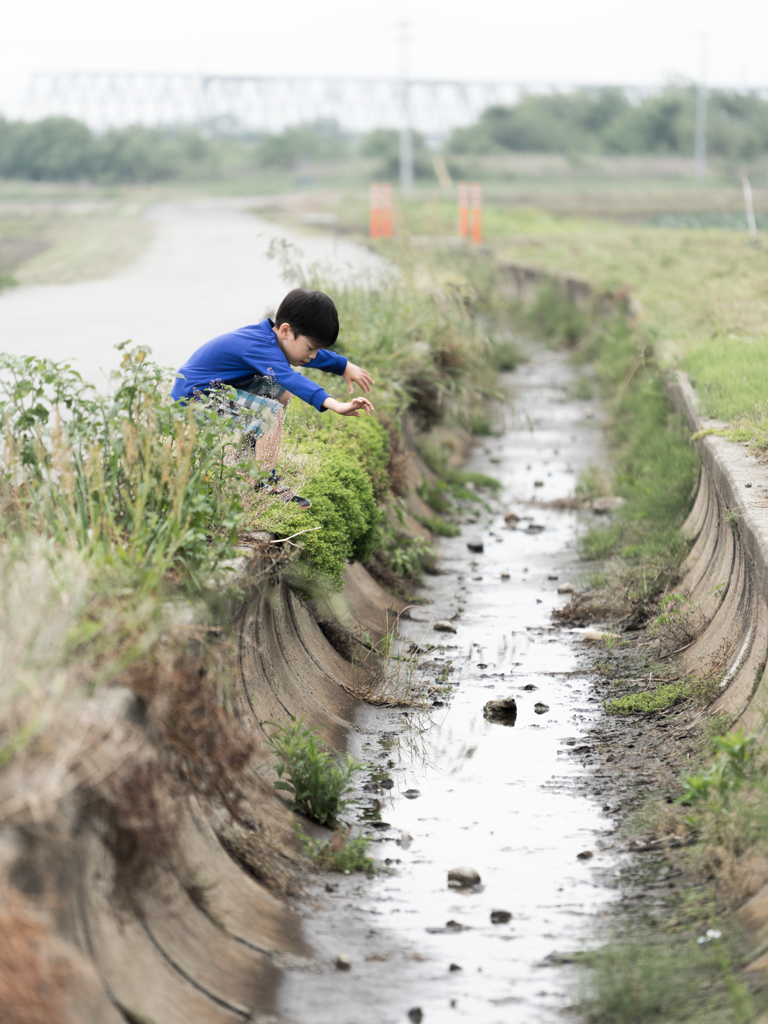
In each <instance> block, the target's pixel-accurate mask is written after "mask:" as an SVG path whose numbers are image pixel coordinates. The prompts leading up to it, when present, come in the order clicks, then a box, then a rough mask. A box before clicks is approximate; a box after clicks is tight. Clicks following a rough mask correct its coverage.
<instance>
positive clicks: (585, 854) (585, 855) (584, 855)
mask: <svg viewBox="0 0 768 1024" xmlns="http://www.w3.org/2000/svg"><path fill="white" fill-rule="evenodd" d="M592 856H593V853H592V851H591V850H582V851H581V853H577V854H576V860H590V858H591V857H592Z"/></svg>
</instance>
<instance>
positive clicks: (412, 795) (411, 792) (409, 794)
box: [403, 789, 421, 800]
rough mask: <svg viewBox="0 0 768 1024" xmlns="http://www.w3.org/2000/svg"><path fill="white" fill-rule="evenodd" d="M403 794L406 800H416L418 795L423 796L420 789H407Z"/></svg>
mask: <svg viewBox="0 0 768 1024" xmlns="http://www.w3.org/2000/svg"><path fill="white" fill-rule="evenodd" d="M403 796H404V797H405V799H406V800H415V799H416V798H417V797H419V796H421V793H420V792H419V790H418V789H406V791H405V792H404V793H403Z"/></svg>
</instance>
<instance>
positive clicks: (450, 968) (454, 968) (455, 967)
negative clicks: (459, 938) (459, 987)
mask: <svg viewBox="0 0 768 1024" xmlns="http://www.w3.org/2000/svg"><path fill="white" fill-rule="evenodd" d="M448 970H449V971H460V970H461V967H459V965H458V964H451V966H450V967H449V968H448Z"/></svg>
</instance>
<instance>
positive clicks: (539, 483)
mask: <svg viewBox="0 0 768 1024" xmlns="http://www.w3.org/2000/svg"><path fill="white" fill-rule="evenodd" d="M533 486H534V487H543V486H544V481H543V480H534V481H533Z"/></svg>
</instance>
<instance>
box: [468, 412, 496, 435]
mask: <svg viewBox="0 0 768 1024" xmlns="http://www.w3.org/2000/svg"><path fill="white" fill-rule="evenodd" d="M469 431H470V433H471V434H474V436H475V437H498V436H499V432H498V430H495V429H494V426H493V423H492V422H491V419H490V417H489V416H487V415H486V414H485V413H482V412H475V413H472V414H471V415H470V417H469Z"/></svg>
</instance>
